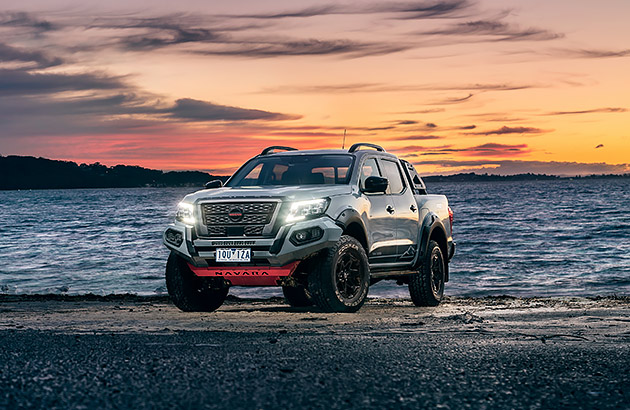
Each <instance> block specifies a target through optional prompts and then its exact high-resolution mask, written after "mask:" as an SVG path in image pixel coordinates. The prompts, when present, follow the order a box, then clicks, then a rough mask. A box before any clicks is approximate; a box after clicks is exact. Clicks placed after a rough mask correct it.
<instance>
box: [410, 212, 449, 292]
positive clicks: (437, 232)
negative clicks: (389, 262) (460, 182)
mask: <svg viewBox="0 0 630 410" xmlns="http://www.w3.org/2000/svg"><path fill="white" fill-rule="evenodd" d="M431 240H433V241H435V242H437V243H438V245H439V246H440V250H441V251H442V256H443V258H444V268H445V277H444V281H445V282H448V279H449V269H448V239H447V236H446V228H445V227H444V224H443V223H442V221H440V218H439V217H438V216H437V215H436V214H435V213H433V212H430V213H429V214H428V215H427V216H426V217H425V218H424V220H423V221H422V227H421V228H420V243H419V245H420V249H419V250H418V251H419V252H418V259H417V260H416V263H415V265H416V267H417V266H418V265H419V264H420V261H421V258H424V257H425V255H426V253H427V250H428V247H429V242H430V241H431Z"/></svg>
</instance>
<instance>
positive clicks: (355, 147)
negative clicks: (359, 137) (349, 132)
mask: <svg viewBox="0 0 630 410" xmlns="http://www.w3.org/2000/svg"><path fill="white" fill-rule="evenodd" d="M361 147H369V148H374V149H375V150H377V151H380V152H385V150H384V149H383V147H381V146H380V145H376V144H368V143H367V142H357V143H356V144H353V145H352V146H351V147H350V149H349V150H348V152H355V151H358V150H359V149H360V148H361Z"/></svg>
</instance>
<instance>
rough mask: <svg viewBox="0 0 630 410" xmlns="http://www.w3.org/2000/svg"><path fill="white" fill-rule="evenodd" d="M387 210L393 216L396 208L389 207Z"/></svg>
mask: <svg viewBox="0 0 630 410" xmlns="http://www.w3.org/2000/svg"><path fill="white" fill-rule="evenodd" d="M385 210H386V211H387V212H389V213H390V214H393V213H394V207H393V206H391V205H387V208H385Z"/></svg>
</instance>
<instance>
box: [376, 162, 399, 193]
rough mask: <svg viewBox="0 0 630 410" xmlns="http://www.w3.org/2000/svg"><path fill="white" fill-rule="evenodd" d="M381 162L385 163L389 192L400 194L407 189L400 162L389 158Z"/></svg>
mask: <svg viewBox="0 0 630 410" xmlns="http://www.w3.org/2000/svg"><path fill="white" fill-rule="evenodd" d="M381 164H382V165H383V173H384V174H385V177H386V178H387V179H388V180H389V191H390V192H389V193H392V194H400V193H401V192H402V191H403V190H404V189H405V185H404V183H403V180H402V175H401V173H400V168H399V167H398V164H397V163H395V162H394V161H390V160H387V159H384V160H382V161H381Z"/></svg>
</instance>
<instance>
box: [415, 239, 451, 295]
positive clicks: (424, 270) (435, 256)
mask: <svg viewBox="0 0 630 410" xmlns="http://www.w3.org/2000/svg"><path fill="white" fill-rule="evenodd" d="M445 276H446V262H445V259H444V254H443V253H442V249H440V245H438V243H437V242H435V241H429V247H428V248H427V254H426V256H425V257H424V259H423V260H422V262H421V263H420V267H419V269H418V273H416V274H413V275H411V277H410V278H409V294H410V295H411V300H412V301H413V303H414V305H416V306H437V305H439V304H440V301H441V300H442V297H443V296H444V278H445Z"/></svg>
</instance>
